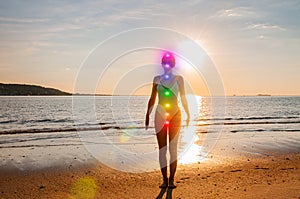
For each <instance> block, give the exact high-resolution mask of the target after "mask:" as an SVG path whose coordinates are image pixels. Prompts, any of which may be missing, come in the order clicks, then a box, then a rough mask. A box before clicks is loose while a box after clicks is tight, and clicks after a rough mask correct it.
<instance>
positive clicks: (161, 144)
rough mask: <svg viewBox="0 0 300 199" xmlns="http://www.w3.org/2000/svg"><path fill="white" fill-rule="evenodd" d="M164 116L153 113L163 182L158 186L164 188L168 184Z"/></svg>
mask: <svg viewBox="0 0 300 199" xmlns="http://www.w3.org/2000/svg"><path fill="white" fill-rule="evenodd" d="M164 122H165V121H164V118H163V117H162V116H161V114H160V113H158V112H156V114H155V131H156V138H157V143H158V148H159V164H160V170H161V174H162V176H163V184H162V185H161V186H160V187H162V188H165V187H167V186H168V173H167V172H168V167H167V166H168V164H167V127H166V126H165V125H164Z"/></svg>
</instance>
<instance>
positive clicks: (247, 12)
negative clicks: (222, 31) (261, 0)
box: [213, 7, 258, 19]
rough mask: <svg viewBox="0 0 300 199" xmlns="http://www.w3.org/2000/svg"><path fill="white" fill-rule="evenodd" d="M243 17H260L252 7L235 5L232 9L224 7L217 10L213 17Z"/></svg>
mask: <svg viewBox="0 0 300 199" xmlns="http://www.w3.org/2000/svg"><path fill="white" fill-rule="evenodd" d="M242 17H251V18H254V17H258V14H257V13H256V12H254V11H253V10H252V9H251V8H250V7H234V8H230V9H222V10H219V11H217V13H216V14H215V15H214V16H213V18H221V19H226V18H242Z"/></svg>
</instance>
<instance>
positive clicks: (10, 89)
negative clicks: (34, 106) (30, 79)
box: [0, 83, 72, 96]
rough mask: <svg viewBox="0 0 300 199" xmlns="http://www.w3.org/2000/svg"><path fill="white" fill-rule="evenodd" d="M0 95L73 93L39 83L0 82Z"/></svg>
mask: <svg viewBox="0 0 300 199" xmlns="http://www.w3.org/2000/svg"><path fill="white" fill-rule="evenodd" d="M0 95H5V96H13V95H23V96H24V95H25V96H30V95H33V96H35V95H72V93H68V92H64V91H61V90H58V89H55V88H46V87H42V86H37V85H28V84H3V83H0Z"/></svg>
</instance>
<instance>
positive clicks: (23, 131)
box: [0, 126, 153, 135]
mask: <svg viewBox="0 0 300 199" xmlns="http://www.w3.org/2000/svg"><path fill="white" fill-rule="evenodd" d="M144 128H145V127H144V126H125V127H121V126H99V127H78V128H76V127H71V128H42V129H41V128H33V129H15V130H5V131H0V135H14V134H30V133H53V132H72V131H74V132H76V131H95V130H109V129H116V130H126V129H144ZM150 128H153V127H150Z"/></svg>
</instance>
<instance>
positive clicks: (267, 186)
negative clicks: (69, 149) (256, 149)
mask: <svg viewBox="0 0 300 199" xmlns="http://www.w3.org/2000/svg"><path fill="white" fill-rule="evenodd" d="M299 165H300V154H298V153H287V154H274V155H270V156H259V157H258V156H253V157H249V156H248V157H247V156H240V157H231V158H230V157H225V156H223V158H222V159H221V158H219V157H217V156H213V157H210V159H208V160H207V161H205V162H203V163H200V164H199V163H198V164H197V163H196V164H190V165H179V166H178V170H177V173H176V177H175V182H176V184H177V188H176V189H174V190H161V189H159V188H158V185H159V184H160V183H161V176H160V171H153V172H147V173H126V172H121V171H117V170H114V169H111V168H108V167H106V166H104V165H102V164H100V163H96V164H85V163H83V164H80V165H77V166H75V167H72V168H67V167H64V168H63V167H52V168H44V169H41V170H38V171H34V170H32V171H28V170H27V171H11V172H8V171H3V170H0V179H1V185H0V194H1V195H0V196H1V197H0V198H76V197H78V196H83V197H84V198H156V197H157V196H159V194H162V192H164V191H165V192H164V197H163V198H165V197H166V195H168V194H169V196H170V194H171V195H172V198H275V197H276V198H298V197H299V196H300V178H299V176H300V170H299V169H300V168H299ZM137 187H138V188H137ZM82 190H84V192H82ZM92 196H94V197H92Z"/></svg>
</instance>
